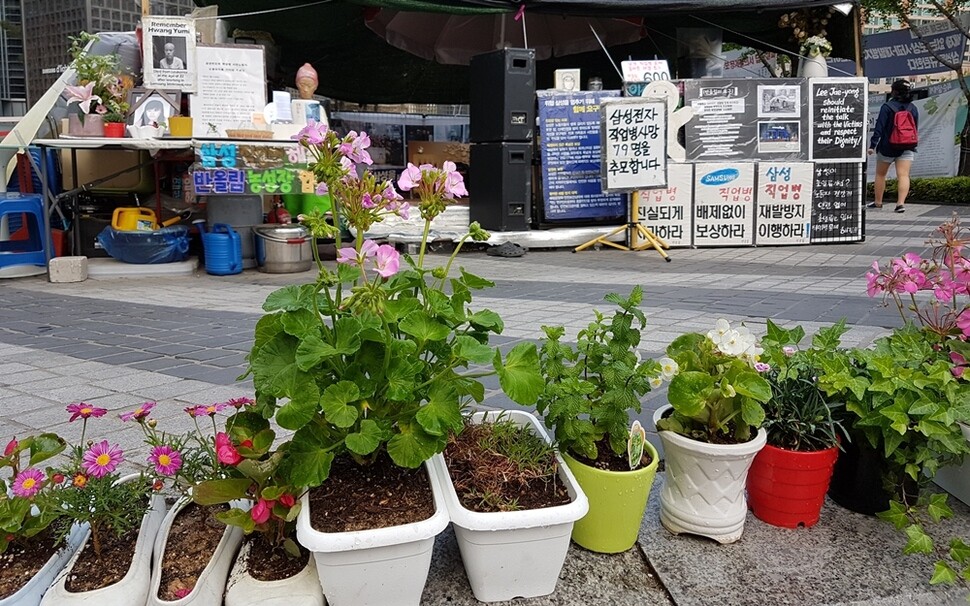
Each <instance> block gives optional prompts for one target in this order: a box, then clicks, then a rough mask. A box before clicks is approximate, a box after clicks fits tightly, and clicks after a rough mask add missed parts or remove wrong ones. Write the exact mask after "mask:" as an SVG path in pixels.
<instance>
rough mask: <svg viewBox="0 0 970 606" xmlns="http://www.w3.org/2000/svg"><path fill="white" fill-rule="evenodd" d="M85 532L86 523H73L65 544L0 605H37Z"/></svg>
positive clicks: (1, 601)
mask: <svg viewBox="0 0 970 606" xmlns="http://www.w3.org/2000/svg"><path fill="white" fill-rule="evenodd" d="M87 532H88V526H87V524H85V525H83V526H79V525H77V524H75V525H74V528H72V529H71V534H69V535H68V537H67V544H65V545H64V546H63V547H62V548H61V549H60V550H59V551H58V552H57V553H55V554H54V555H52V556H51V559H49V560H47V563H46V564H44V566H43V567H42V568H41V569H40V570H39V571H38V572H37V574H35V575H34V576H33V577H32V578H31V579H30V580H29V581H27V583H26V584H24V586H23V587H21V588H20V589H19V590H17V592H16V593H14V594H13V595H11V596H10V597H8V598H5V599H3V600H0V606H38V604H40V601H41V599H42V598H43V597H44V593H46V592H47V589H48V588H49V587H50V586H51V583H53V582H54V578H55V577H57V575H58V573H60V572H61V571H62V570H64V566H66V565H67V563H68V561H70V559H71V558H72V557H73V556H74V554H75V552H77V550H78V547H80V546H81V542H82V541H83V540H84V538H85V536H87Z"/></svg>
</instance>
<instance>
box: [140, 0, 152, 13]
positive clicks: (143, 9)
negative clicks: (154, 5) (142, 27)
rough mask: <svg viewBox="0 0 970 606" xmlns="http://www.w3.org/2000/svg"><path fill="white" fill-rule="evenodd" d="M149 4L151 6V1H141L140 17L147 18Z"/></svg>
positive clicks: (149, 10)
mask: <svg viewBox="0 0 970 606" xmlns="http://www.w3.org/2000/svg"><path fill="white" fill-rule="evenodd" d="M150 4H151V0H141V16H142V17H147V16H148V15H149V14H150V13H151V8H150V7H149V5H150Z"/></svg>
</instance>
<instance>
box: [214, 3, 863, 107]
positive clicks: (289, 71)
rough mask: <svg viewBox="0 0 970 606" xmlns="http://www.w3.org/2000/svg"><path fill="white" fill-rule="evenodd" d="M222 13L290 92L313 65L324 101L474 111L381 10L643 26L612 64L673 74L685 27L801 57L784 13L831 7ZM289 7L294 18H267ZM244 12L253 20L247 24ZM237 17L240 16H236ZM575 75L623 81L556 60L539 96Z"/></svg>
mask: <svg viewBox="0 0 970 606" xmlns="http://www.w3.org/2000/svg"><path fill="white" fill-rule="evenodd" d="M196 4H198V5H200V6H210V5H217V4H218V5H220V6H219V11H220V13H222V16H223V18H226V19H227V21H228V23H229V25H230V28H231V30H232V29H239V30H246V31H263V32H268V33H269V34H271V35H272V37H273V39H274V41H275V43H276V45H277V46H278V47H279V49H280V53H281V54H280V68H281V69H280V76H279V82H273V83H271V84H272V85H275V86H283V85H292V83H293V79H294V76H295V74H296V70H297V69H298V68H299V66H301V65H302V64H303V63H305V62H310V63H311V64H312V65H314V67H315V68H316V69H317V71H318V73H319V76H320V87H319V89H318V90H317V92H318V94H322V95H325V96H329V97H333V98H337V99H343V100H348V101H355V102H359V103H400V102H413V103H467V102H468V100H469V98H468V68H467V67H464V66H456V65H440V64H437V63H435V62H432V61H428V60H426V59H422V58H420V57H417V56H415V55H411V54H409V53H407V52H405V51H402V50H399V49H397V48H394V47H393V46H391V45H390V44H388V43H387V42H386V41H385V40H384V39H383V38H381V37H380V36H378V35H377V34H376V33H374V32H373V31H371V30H370V29H368V28H367V26H366V25H365V19H367V18H368V17H373V15H374V11H378V10H381V9H389V10H400V11H423V12H445V13H453V14H468V15H474V14H489V13H501V12H506V13H515V12H516V11H518V10H519V9H520V8H521V7H522V6H523V5H524V6H525V13H526V19H528V16H529V15H530V14H535V13H553V14H560V15H571V16H595V17H600V18H602V17H608V16H612V17H617V18H631V17H632V18H637V17H641V18H643V26H644V34H645V35H644V38H643V39H641V40H639V41H637V42H633V43H630V44H624V45H619V46H614V47H611V48H610V54H611V55H612V56H613V58H614V60H615V61H617V62H619V61H620V60H623V59H626V58H628V57H632V58H634V59H652V58H655V57H656V58H667V59H669V60H670V61H671V68H672V69H673V68H674V61H673V60H674V59H675V58H676V57H677V38H676V35H677V34H676V32H677V29H678V28H686V27H690V28H711V27H715V28H722V29H723V30H724V34H723V40H724V42H729V43H736V44H741V45H744V46H751V47H755V48H759V47H760V48H762V49H765V50H774V49H778V48H781V49H786V50H789V51H792V52H794V51H797V49H796V48H795V44H794V43H793V42H792V41H791V39H790V35H791V30H790V29H787V28H785V29H783V28H780V27H779V26H778V20H779V18H780V17H781V15H783V14H784V13H786V12H790V11H793V10H797V9H801V8H824V7H827V6H830V5H832V2H831V0H828V1H825V0H772V1H771V2H768V1H766V0H524V1H521V2H520V1H513V0H452V1H447V2H446V1H435V0H362V1H360V2H347V1H344V0H332V1H329V2H319V1H314V0H233V1H232V2H225V0H221V1H220V0H196ZM846 6H851V7H852V9H853V10H852V11H851V12H849V14H848V15H843V14H842V13H835V14H834V15H833V17H832V19H831V21H830V23H829V24H828V25H827V37H828V39H829V40H830V41H831V42H832V45H833V47H834V52H833V56H836V57H842V58H846V59H852V60H855V61H856V63H857V64H858V63H859V52H860V35H861V28H860V27H859V23H858V9H857V3H851V4H848V5H846ZM284 7H291V10H283V11H278V10H277V12H262V11H269V10H272V9H280V8H284ZM247 13H256V14H252V15H247ZM232 15H240V16H232ZM567 67H578V68H580V69H582V70H583V74H584V76H585V75H598V76H600V77H602V78H603V81H604V84H605V86H606V88H619V87H620V79H619V76H618V75H617V74H616V72H615V70H614V68H613V67H612V65H611V64H610V61H609V59H608V58H607V57H606V55H605V54H604V53H603V52H602V51H592V52H586V53H582V54H577V55H569V56H565V57H553V58H550V59H548V60H545V61H541V62H539V63H538V65H537V67H536V69H537V87H538V88H540V89H542V88H552V86H553V72H554V70H556V69H559V68H567Z"/></svg>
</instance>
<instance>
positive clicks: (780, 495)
mask: <svg viewBox="0 0 970 606" xmlns="http://www.w3.org/2000/svg"><path fill="white" fill-rule="evenodd" d="M838 456H839V449H838V448H837V447H835V446H833V447H832V448H828V449H826V450H819V451H814V452H799V451H797V450H785V449H784V448H778V447H776V446H771V445H770V444H769V445H766V446H765V447H764V448H763V449H762V450H761V452H759V453H758V456H756V457H755V459H754V463H753V464H752V465H751V470H750V471H748V484H747V487H748V507H749V508H750V509H751V511H752V512H753V513H754V515H755V517H757V518H758V519H759V520H763V521H765V522H767V523H769V524H771V525H772V526H781V527H783V528H798V527H799V526H805V527H811V526H814V525H815V524H816V523H817V522H818V518H819V512H820V511H821V510H822V504H823V503H824V502H825V493H826V491H828V488H829V481H830V480H831V479H832V468H833V467H834V465H835V460H836V459H837V458H838Z"/></svg>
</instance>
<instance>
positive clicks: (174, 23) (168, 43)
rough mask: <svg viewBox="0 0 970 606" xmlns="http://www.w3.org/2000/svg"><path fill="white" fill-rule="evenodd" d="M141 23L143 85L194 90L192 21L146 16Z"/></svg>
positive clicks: (193, 35)
mask: <svg viewBox="0 0 970 606" xmlns="http://www.w3.org/2000/svg"><path fill="white" fill-rule="evenodd" d="M142 21H143V23H142V35H143V37H144V41H143V44H142V47H143V55H142V67H143V69H144V77H145V86H146V87H152V88H162V89H165V90H174V89H178V90H182V91H193V90H195V84H196V82H195V68H196V65H195V50H196V49H195V21H193V20H192V19H190V18H188V17H169V16H147V17H145V18H144V19H143V20H142Z"/></svg>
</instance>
